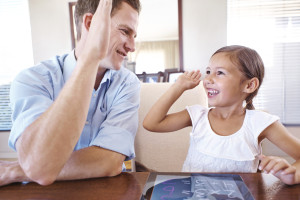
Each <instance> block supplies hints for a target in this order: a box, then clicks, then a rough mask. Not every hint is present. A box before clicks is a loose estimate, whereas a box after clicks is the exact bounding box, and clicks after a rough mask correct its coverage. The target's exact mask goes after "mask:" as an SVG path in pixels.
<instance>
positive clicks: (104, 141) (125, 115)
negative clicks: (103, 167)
mask: <svg viewBox="0 0 300 200" xmlns="http://www.w3.org/2000/svg"><path fill="white" fill-rule="evenodd" d="M125 82H126V81H125ZM139 102H140V82H139V80H138V79H137V78H136V77H134V81H131V82H129V83H124V84H123V85H121V87H120V88H119V90H118V92H117V94H116V95H115V97H114V100H113V103H112V104H111V106H110V109H109V110H108V114H107V117H106V119H105V120H104V122H103V123H102V124H101V125H100V131H99V133H98V134H97V136H96V137H95V138H94V139H93V140H92V141H91V144H90V145H94V146H99V147H101V148H105V149H109V150H112V151H115V152H118V153H121V154H123V155H125V156H126V160H130V159H132V158H134V157H135V152H134V139H135V135H136V131H137V128H138V109H139Z"/></svg>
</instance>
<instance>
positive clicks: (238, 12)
mask: <svg viewBox="0 0 300 200" xmlns="http://www.w3.org/2000/svg"><path fill="white" fill-rule="evenodd" d="M227 2H228V25H227V26H228V38H227V39H228V40H227V41H228V45H233V44H239V45H245V46H248V47H250V48H253V49H255V50H256V51H257V52H258V53H259V54H260V56H261V57H262V59H263V61H264V64H265V70H266V71H265V79H264V81H263V84H262V86H261V88H260V91H259V93H258V96H257V97H256V98H255V99H254V106H255V108H256V109H262V110H265V111H267V112H270V113H271V114H275V115H278V116H279V117H280V119H281V122H282V123H284V124H286V125H299V124H300V103H299V101H300V1H299V0H228V1H227Z"/></svg>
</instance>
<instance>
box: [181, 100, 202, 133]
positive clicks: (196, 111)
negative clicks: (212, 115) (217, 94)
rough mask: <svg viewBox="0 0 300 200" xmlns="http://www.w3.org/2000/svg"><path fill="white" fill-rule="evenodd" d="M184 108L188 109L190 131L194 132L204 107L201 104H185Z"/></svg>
mask: <svg viewBox="0 0 300 200" xmlns="http://www.w3.org/2000/svg"><path fill="white" fill-rule="evenodd" d="M186 110H187V111H188V113H189V115H190V118H191V121H192V133H193V132H195V128H196V127H197V125H198V123H201V121H200V119H202V118H203V117H204V115H205V111H206V108H205V107H203V106H201V105H192V106H187V107H186Z"/></svg>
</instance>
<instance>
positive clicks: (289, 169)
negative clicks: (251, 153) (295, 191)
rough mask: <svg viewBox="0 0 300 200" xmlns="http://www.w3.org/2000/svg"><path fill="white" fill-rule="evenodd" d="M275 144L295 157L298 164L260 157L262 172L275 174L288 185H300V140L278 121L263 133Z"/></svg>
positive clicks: (277, 158) (280, 159)
mask: <svg viewBox="0 0 300 200" xmlns="http://www.w3.org/2000/svg"><path fill="white" fill-rule="evenodd" d="M262 134H263V135H262V136H263V137H266V138H267V139H268V140H270V141H271V142H272V143H273V144H275V145H276V146H278V147H279V148H280V149H282V150H283V151H284V152H286V153H287V154H288V155H290V156H291V157H293V158H294V159H295V160H296V162H295V163H293V164H292V165H291V164H289V163H288V162H287V161H286V160H285V159H283V158H280V157H275V156H263V155H262V156H260V159H261V164H260V166H259V169H260V170H264V171H265V172H267V173H272V174H274V175H275V176H276V177H277V178H279V179H280V180H281V181H283V182H284V183H286V184H289V185H292V184H299V183H300V140H299V139H298V138H296V137H295V136H293V135H292V134H291V133H289V132H288V130H287V129H286V128H285V127H284V126H283V125H282V124H281V123H280V122H279V121H276V122H274V123H273V124H271V125H270V126H269V127H268V128H266V129H265V130H264V131H263V133H262Z"/></svg>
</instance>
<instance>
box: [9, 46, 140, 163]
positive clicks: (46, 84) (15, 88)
mask: <svg viewBox="0 0 300 200" xmlns="http://www.w3.org/2000/svg"><path fill="white" fill-rule="evenodd" d="M75 66H76V59H75V56H74V51H72V52H71V53H70V54H65V55H63V56H56V57H55V58H54V59H52V60H47V61H44V62H41V63H39V64H38V65H36V66H34V67H32V68H29V69H26V70H24V71H22V72H21V73H20V74H19V75H18V76H17V77H16V78H15V80H14V81H13V82H12V85H11V91H10V101H11V108H12V121H13V127H12V129H11V133H10V136H9V146H10V147H11V148H13V149H14V150H16V147H15V143H16V141H17V139H18V138H19V137H20V135H21V134H22V132H23V131H24V130H25V129H26V127H27V126H29V125H30V124H31V123H32V122H34V121H35V120H36V119H37V118H38V117H39V116H40V115H41V114H42V113H44V112H45V111H46V110H47V109H48V108H49V106H50V105H51V104H52V103H53V102H54V101H55V99H56V98H57V97H58V94H59V92H60V91H61V90H62V88H63V86H64V85H65V83H66V82H67V80H68V79H69V78H70V76H71V74H72V72H73V70H74V68H75ZM139 92H140V82H139V80H138V78H137V77H136V75H135V74H133V73H132V72H130V71H129V70H127V69H125V68H124V67H122V68H121V69H120V70H118V71H116V70H107V71H106V73H105V75H104V77H103V79H102V81H101V83H100V86H99V87H98V89H97V90H93V94H92V97H91V102H90V107H89V111H88V115H87V119H86V122H85V126H84V129H83V131H82V133H81V136H80V138H79V140H78V142H77V144H76V146H75V149H74V150H79V149H82V148H85V147H89V146H99V147H102V148H105V149H109V150H112V151H115V152H119V153H121V154H124V155H125V156H126V160H129V159H132V158H134V156H135V153H134V138H135V134H136V131H137V127H138V108H139Z"/></svg>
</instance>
